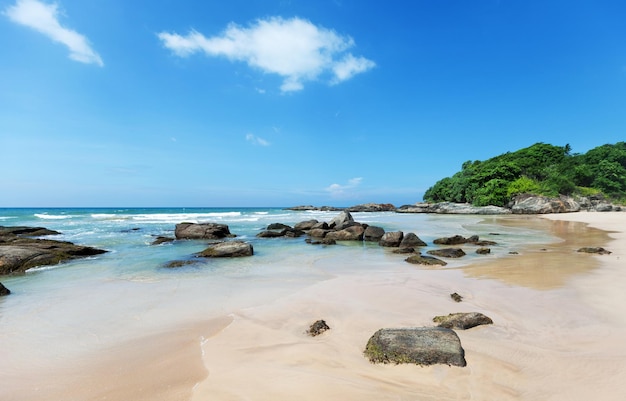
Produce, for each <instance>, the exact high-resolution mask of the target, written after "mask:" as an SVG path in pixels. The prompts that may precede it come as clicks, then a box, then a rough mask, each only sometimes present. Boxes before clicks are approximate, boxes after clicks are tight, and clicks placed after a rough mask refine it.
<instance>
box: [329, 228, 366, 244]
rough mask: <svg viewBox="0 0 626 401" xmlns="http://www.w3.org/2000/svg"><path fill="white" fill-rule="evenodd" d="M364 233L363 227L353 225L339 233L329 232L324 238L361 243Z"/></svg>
mask: <svg viewBox="0 0 626 401" xmlns="http://www.w3.org/2000/svg"><path fill="white" fill-rule="evenodd" d="M364 232H365V229H364V228H363V226H360V225H354V226H350V227H348V228H345V229H343V230H340V231H331V232H329V233H328V234H326V237H325V238H327V239H334V240H336V241H362V240H363V233H364Z"/></svg>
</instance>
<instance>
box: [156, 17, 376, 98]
mask: <svg viewBox="0 0 626 401" xmlns="http://www.w3.org/2000/svg"><path fill="white" fill-rule="evenodd" d="M158 37H159V39H161V41H162V42H163V45H164V46H165V47H166V48H168V49H170V50H171V51H172V52H174V54H176V55H178V56H180V57H186V56H189V55H191V54H194V53H198V52H202V53H204V54H206V55H207V56H224V57H226V58H228V59H229V60H231V61H243V62H245V63H247V64H248V65H249V66H251V67H254V68H258V69H260V70H261V71H263V72H265V73H272V74H278V75H280V76H281V77H283V79H284V80H283V83H282V85H281V87H280V88H281V90H282V91H283V92H292V91H299V90H302V89H303V88H304V82H306V81H312V80H316V79H319V78H320V77H321V76H323V75H324V74H330V75H331V79H330V82H331V83H333V84H337V83H339V82H342V81H345V80H347V79H350V78H352V77H353V76H354V75H356V74H359V73H362V72H365V71H367V70H369V69H371V68H373V67H374V66H375V65H376V64H375V63H374V62H373V61H371V60H368V59H366V58H364V57H355V56H353V55H352V54H351V53H346V50H347V49H349V48H351V47H353V46H354V40H353V39H352V38H351V37H349V36H342V35H339V34H337V33H336V32H334V31H332V30H329V29H326V28H324V27H318V26H316V25H313V24H312V23H311V22H310V21H307V20H304V19H300V18H291V19H283V18H280V17H274V18H269V19H265V20H257V21H256V22H255V23H254V24H252V25H250V26H249V27H248V28H244V27H241V26H238V25H236V24H234V23H231V24H229V25H228V27H227V28H226V29H225V30H224V31H223V32H222V33H221V34H220V35H218V36H213V37H208V38H207V37H206V36H204V35H203V34H201V33H199V32H197V31H191V32H189V33H188V34H187V35H179V34H177V33H168V32H161V33H159V34H158Z"/></svg>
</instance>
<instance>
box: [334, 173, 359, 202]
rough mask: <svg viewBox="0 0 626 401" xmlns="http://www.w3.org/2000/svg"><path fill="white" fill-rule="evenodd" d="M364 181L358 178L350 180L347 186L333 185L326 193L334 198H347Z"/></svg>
mask: <svg viewBox="0 0 626 401" xmlns="http://www.w3.org/2000/svg"><path fill="white" fill-rule="evenodd" d="M361 181H363V178H362V177H356V178H352V179H350V180H348V183H347V184H345V185H340V184H331V185H329V186H328V187H326V191H327V192H330V195H331V196H332V197H333V198H346V197H350V195H352V193H351V192H352V191H353V190H355V189H356V188H357V187H358V186H359V185H360V184H361Z"/></svg>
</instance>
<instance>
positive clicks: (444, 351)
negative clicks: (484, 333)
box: [364, 327, 467, 366]
mask: <svg viewBox="0 0 626 401" xmlns="http://www.w3.org/2000/svg"><path fill="white" fill-rule="evenodd" d="M364 354H365V356H366V357H367V358H368V359H369V360H370V361H371V362H373V363H395V364H400V363H412V364H416V365H434V364H444V365H453V366H465V365H466V364H467V363H466V361H465V350H463V347H462V346H461V340H459V337H458V336H457V334H456V333H455V332H454V331H453V330H450V329H446V328H442V327H410V328H399V329H380V330H378V331H377V332H376V333H374V335H373V336H372V337H371V338H370V339H369V341H368V342H367V346H366V347H365V352H364Z"/></svg>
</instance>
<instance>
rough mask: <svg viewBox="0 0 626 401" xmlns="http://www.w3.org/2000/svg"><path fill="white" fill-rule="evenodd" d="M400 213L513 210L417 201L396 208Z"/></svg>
mask: <svg viewBox="0 0 626 401" xmlns="http://www.w3.org/2000/svg"><path fill="white" fill-rule="evenodd" d="M396 212H398V213H436V214H481V215H492V214H511V211H510V210H509V209H507V208H504V207H499V206H473V205H471V204H469V203H453V202H441V203H415V204H413V205H402V206H400V207H399V208H397V209H396Z"/></svg>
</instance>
